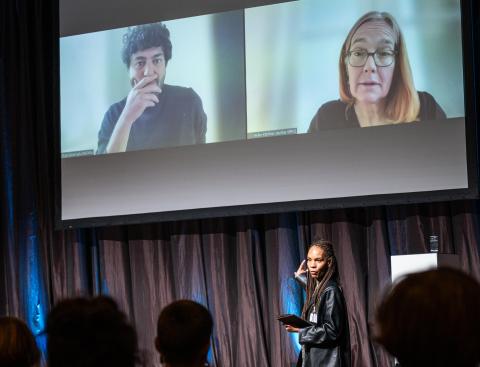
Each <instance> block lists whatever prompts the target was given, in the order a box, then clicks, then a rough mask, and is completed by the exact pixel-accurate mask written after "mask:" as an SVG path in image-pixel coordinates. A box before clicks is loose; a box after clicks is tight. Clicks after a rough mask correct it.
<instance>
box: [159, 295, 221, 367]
mask: <svg viewBox="0 0 480 367" xmlns="http://www.w3.org/2000/svg"><path fill="white" fill-rule="evenodd" d="M212 328H213V321H212V316H211V315H210V313H209V312H208V310H207V309H206V308H205V307H203V306H202V305H201V304H199V303H196V302H193V301H189V300H181V301H176V302H173V303H171V304H169V305H168V306H167V307H165V308H164V309H163V310H162V312H161V313H160V316H159V318H158V322H157V337H156V339H155V346H156V348H157V350H158V352H159V353H160V360H161V362H162V363H164V364H165V365H166V366H169V367H197V366H205V364H206V361H207V354H208V350H209V348H210V336H211V334H212Z"/></svg>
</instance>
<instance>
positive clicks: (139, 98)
mask: <svg viewBox="0 0 480 367" xmlns="http://www.w3.org/2000/svg"><path fill="white" fill-rule="evenodd" d="M157 79H158V75H156V74H154V75H148V76H146V77H144V78H143V79H142V80H140V81H139V82H138V83H135V85H134V87H133V88H132V89H131V90H130V92H129V93H128V96H127V102H126V103H125V108H124V109H123V112H122V114H123V115H124V116H123V117H124V118H125V120H127V121H129V122H130V123H133V122H135V120H137V119H138V118H139V117H140V116H141V115H142V113H143V111H145V109H147V108H148V107H153V106H155V104H157V103H158V96H157V94H159V93H162V89H161V88H160V87H159V86H158V84H157Z"/></svg>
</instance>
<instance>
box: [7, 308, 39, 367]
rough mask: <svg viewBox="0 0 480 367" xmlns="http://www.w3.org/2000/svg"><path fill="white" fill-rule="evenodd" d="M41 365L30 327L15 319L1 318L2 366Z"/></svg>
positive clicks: (24, 366) (23, 366) (22, 366)
mask: <svg viewBox="0 0 480 367" xmlns="http://www.w3.org/2000/svg"><path fill="white" fill-rule="evenodd" d="M39 363H40V351H39V349H38V347H37V344H36V343H35V338H34V337H33V335H32V333H31V332H30V329H29V328H28V326H27V325H26V324H25V323H24V322H23V321H22V320H20V319H17V318H15V317H9V316H2V317H0V366H2V367H32V366H38V365H39Z"/></svg>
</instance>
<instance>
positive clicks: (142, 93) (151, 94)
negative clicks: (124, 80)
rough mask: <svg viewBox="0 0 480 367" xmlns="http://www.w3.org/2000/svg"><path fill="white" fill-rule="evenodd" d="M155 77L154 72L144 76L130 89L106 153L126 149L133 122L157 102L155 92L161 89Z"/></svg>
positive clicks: (156, 76) (159, 91)
mask: <svg viewBox="0 0 480 367" xmlns="http://www.w3.org/2000/svg"><path fill="white" fill-rule="evenodd" d="M157 79H158V75H156V74H154V75H149V76H146V77H144V78H143V79H141V80H140V81H139V82H138V83H136V84H135V85H134V87H133V88H132V89H131V90H130V92H129V93H128V96H127V101H126V103H125V108H124V109H123V111H122V114H121V115H120V117H119V118H118V121H117V124H116V125H115V128H114V130H113V132H112V136H111V138H110V141H109V142H108V145H107V148H106V152H107V153H118V152H125V151H126V149H127V143H128V138H129V136H130V130H131V128H132V125H133V123H134V122H135V121H136V120H137V119H138V118H139V117H140V116H141V115H142V113H143V112H144V111H145V110H146V109H147V108H148V107H153V106H155V104H157V103H158V96H157V94H159V93H161V92H162V89H161V88H160V87H159V86H158V83H157Z"/></svg>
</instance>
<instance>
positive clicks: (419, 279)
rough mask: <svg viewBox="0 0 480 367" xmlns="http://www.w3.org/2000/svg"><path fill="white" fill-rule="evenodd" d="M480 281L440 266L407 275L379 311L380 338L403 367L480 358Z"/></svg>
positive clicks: (462, 364) (459, 365)
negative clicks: (435, 268)
mask: <svg viewBox="0 0 480 367" xmlns="http://www.w3.org/2000/svg"><path fill="white" fill-rule="evenodd" d="M479 310H480V284H479V283H478V282H477V281H476V280H475V279H473V278H472V277H471V276H469V275H467V274H465V273H463V272H461V271H458V270H454V269H450V268H439V269H437V270H429V271H425V272H421V273H415V274H411V275H408V276H406V277H405V278H404V279H403V280H401V281H400V282H399V283H398V284H396V285H395V286H394V287H393V288H392V290H391V291H390V292H389V293H388V294H387V295H386V297H385V299H384V300H383V302H382V304H381V305H380V307H379V308H378V310H377V340H378V341H379V342H380V344H382V345H383V346H384V347H385V348H386V349H387V350H388V351H389V352H390V353H391V354H392V355H393V356H395V357H396V358H397V359H398V361H399V362H400V365H401V366H402V367H430V366H432V367H433V366H434V367H447V366H449V367H451V366H455V367H474V366H477V365H478V363H479V362H480V312H479Z"/></svg>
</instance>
